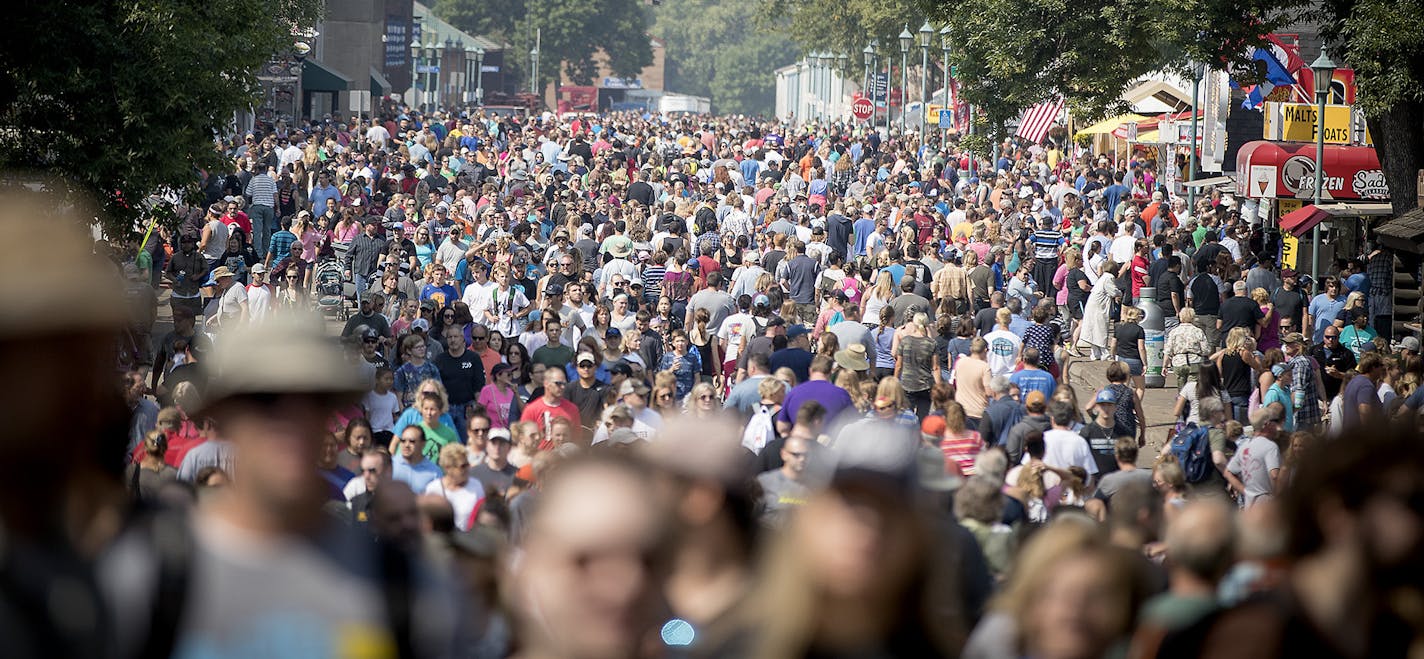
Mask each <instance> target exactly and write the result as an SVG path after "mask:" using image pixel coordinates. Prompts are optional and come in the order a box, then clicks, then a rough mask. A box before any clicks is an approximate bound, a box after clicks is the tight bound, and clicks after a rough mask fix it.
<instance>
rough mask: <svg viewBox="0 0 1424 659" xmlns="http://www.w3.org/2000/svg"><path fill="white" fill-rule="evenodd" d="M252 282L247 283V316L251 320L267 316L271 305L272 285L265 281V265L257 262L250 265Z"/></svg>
mask: <svg viewBox="0 0 1424 659" xmlns="http://www.w3.org/2000/svg"><path fill="white" fill-rule="evenodd" d="M251 275H252V282H251V283H249V284H248V285H247V288H246V292H247V316H248V317H249V318H251V319H252V321H253V322H257V321H260V320H262V319H263V318H266V317H267V310H268V309H270V308H271V307H272V286H271V285H269V284H268V283H267V266H265V265H263V264H261V263H257V264H255V265H253V266H252V272H251Z"/></svg>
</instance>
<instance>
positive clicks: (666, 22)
mask: <svg viewBox="0 0 1424 659" xmlns="http://www.w3.org/2000/svg"><path fill="white" fill-rule="evenodd" d="M745 11H746V10H745V8H744V6H742V5H737V4H735V3H724V2H718V1H717V0H678V1H676V2H671V1H670V2H664V3H663V4H662V5H661V6H660V7H658V8H657V9H656V10H655V11H654V16H655V20H654V22H653V28H652V31H653V34H656V35H658V36H659V37H662V38H663V39H664V40H665V42H666V43H667V52H666V54H667V67H668V76H667V87H668V89H670V90H672V91H676V92H679V93H683V94H693V95H696V96H706V97H709V98H711V99H712V108H713V110H715V111H716V112H718V113H730V114H771V112H772V108H773V106H774V105H775V101H776V98H775V96H776V95H775V86H774V81H773V79H772V72H773V71H775V70H776V69H777V68H780V67H782V66H786V65H787V64H791V63H792V62H794V61H795V60H796V57H797V54H796V46H795V44H793V43H792V42H791V40H790V39H788V38H787V37H786V35H785V33H784V32H783V31H781V30H778V29H769V28H761V29H758V27H757V26H755V25H751V24H749V22H748V21H747V20H746V18H745Z"/></svg>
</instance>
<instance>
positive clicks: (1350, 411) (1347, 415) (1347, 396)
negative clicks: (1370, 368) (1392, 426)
mask: <svg viewBox="0 0 1424 659" xmlns="http://www.w3.org/2000/svg"><path fill="white" fill-rule="evenodd" d="M1376 389H1377V387H1376V386H1375V383H1374V382H1373V381H1372V380H1370V379H1369V378H1367V377H1365V376H1363V375H1356V376H1355V377H1353V378H1350V382H1349V383H1348V384H1346V385H1345V391H1344V393H1342V394H1341V395H1340V397H1341V399H1342V400H1341V404H1340V412H1341V419H1342V420H1343V422H1344V426H1345V427H1346V428H1349V427H1351V426H1354V425H1357V424H1358V423H1359V422H1360V406H1361V405H1365V406H1367V407H1369V408H1370V409H1371V411H1372V413H1373V414H1375V416H1376V417H1378V416H1379V413H1380V412H1381V411H1382V407H1383V405H1382V404H1381V403H1380V399H1379V394H1378V393H1377V391H1376Z"/></svg>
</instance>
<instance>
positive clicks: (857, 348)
mask: <svg viewBox="0 0 1424 659" xmlns="http://www.w3.org/2000/svg"><path fill="white" fill-rule="evenodd" d="M835 358H836V365H837V366H840V367H841V368H844V369H848V370H851V371H860V372H864V371H868V370H870V360H869V359H868V358H867V356H866V352H865V346H863V345H861V344H859V343H852V344H850V345H849V346H846V348H845V349H844V350H837V351H836V355H835Z"/></svg>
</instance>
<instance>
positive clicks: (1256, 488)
mask: <svg viewBox="0 0 1424 659" xmlns="http://www.w3.org/2000/svg"><path fill="white" fill-rule="evenodd" d="M1280 468H1281V450H1280V447H1278V446H1276V443H1275V442H1273V441H1271V440H1269V439H1266V438H1265V437H1262V436H1260V435H1254V436H1252V437H1251V438H1250V439H1248V440H1246V441H1244V442H1242V443H1241V444H1240V445H1239V446H1237V449H1236V455H1234V456H1232V457H1231V461H1230V462H1228V463H1226V470H1227V471H1229V472H1231V473H1233V474H1236V476H1237V477H1238V478H1240V479H1241V483H1242V484H1243V485H1245V486H1246V505H1247V506H1248V507H1249V506H1251V505H1253V504H1255V503H1256V502H1257V500H1259V499H1261V498H1262V497H1268V496H1270V495H1271V494H1272V492H1274V489H1275V488H1274V487H1272V485H1271V472H1272V471H1275V470H1277V469H1280Z"/></svg>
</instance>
